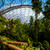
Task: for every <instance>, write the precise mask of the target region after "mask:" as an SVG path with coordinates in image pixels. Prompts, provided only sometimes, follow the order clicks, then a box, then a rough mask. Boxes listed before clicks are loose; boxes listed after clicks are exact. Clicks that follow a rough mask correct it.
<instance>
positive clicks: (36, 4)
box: [32, 0, 42, 41]
mask: <svg viewBox="0 0 50 50" xmlns="http://www.w3.org/2000/svg"><path fill="white" fill-rule="evenodd" d="M32 4H33V5H32V9H33V10H35V33H36V41H38V31H39V30H38V20H37V19H38V14H39V13H40V12H41V10H42V8H41V1H39V0H32Z"/></svg>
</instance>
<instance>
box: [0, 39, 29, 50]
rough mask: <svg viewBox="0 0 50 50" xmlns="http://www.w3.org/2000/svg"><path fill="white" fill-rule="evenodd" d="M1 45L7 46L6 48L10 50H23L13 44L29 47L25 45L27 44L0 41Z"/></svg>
mask: <svg viewBox="0 0 50 50" xmlns="http://www.w3.org/2000/svg"><path fill="white" fill-rule="evenodd" d="M0 43H1V44H3V45H5V46H6V47H8V48H10V49H11V50H23V49H21V48H18V47H16V46H14V45H11V44H17V45H26V46H28V44H27V43H25V42H14V41H4V40H0Z"/></svg>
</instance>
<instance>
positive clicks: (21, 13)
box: [0, 0, 47, 23]
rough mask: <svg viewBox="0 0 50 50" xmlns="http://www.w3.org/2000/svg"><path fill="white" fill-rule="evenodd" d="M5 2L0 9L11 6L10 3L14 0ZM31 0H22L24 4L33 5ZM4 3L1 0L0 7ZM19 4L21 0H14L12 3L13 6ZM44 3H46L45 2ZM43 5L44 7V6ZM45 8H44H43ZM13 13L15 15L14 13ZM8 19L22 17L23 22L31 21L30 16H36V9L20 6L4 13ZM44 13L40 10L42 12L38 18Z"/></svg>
mask: <svg viewBox="0 0 50 50" xmlns="http://www.w3.org/2000/svg"><path fill="white" fill-rule="evenodd" d="M42 1H43V2H46V1H47V0H42ZM3 2H4V3H5V5H4V6H2V8H0V11H2V10H4V9H6V8H8V7H10V5H9V4H10V3H11V2H12V0H3ZM30 3H31V0H25V1H24V0H22V4H24V5H25V4H26V5H32V3H31V4H30ZM1 5H2V2H1V0H0V7H1ZM17 5H21V2H20V1H19V0H15V1H13V3H12V4H11V6H17ZM43 5H44V4H43ZM43 5H42V7H43ZM43 10H44V9H43ZM12 14H13V15H12ZM3 16H4V17H5V18H6V19H10V18H11V19H12V18H13V19H17V18H20V19H21V21H22V23H24V22H26V21H27V23H29V20H30V16H33V18H35V11H32V9H31V8H20V9H14V10H12V11H10V12H7V13H6V14H4V15H3ZM43 17H44V15H43V14H42V12H40V14H39V15H38V18H43Z"/></svg>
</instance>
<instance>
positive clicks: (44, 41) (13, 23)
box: [0, 0, 50, 50]
mask: <svg viewBox="0 0 50 50" xmlns="http://www.w3.org/2000/svg"><path fill="white" fill-rule="evenodd" d="M32 3H33V4H34V5H33V7H35V10H36V15H35V18H36V20H35V19H33V17H32V16H30V23H26V22H25V23H24V24H22V23H21V20H20V19H16V20H14V19H9V20H7V19H5V18H4V17H3V16H0V40H8V41H11V40H13V41H21V42H27V43H28V44H29V46H28V47H27V48H26V50H34V49H35V50H37V49H39V50H50V7H49V4H50V2H49V0H48V1H47V2H46V5H45V9H44V11H43V15H44V18H42V19H37V15H38V13H40V11H42V8H41V2H40V1H39V0H37V1H33V0H32ZM39 4H40V5H39ZM35 5H36V6H35ZM37 7H40V8H38V9H37ZM33 9H34V8H33ZM6 37H7V38H6ZM10 39H11V40H10ZM37 40H38V41H37ZM0 46H1V45H0Z"/></svg>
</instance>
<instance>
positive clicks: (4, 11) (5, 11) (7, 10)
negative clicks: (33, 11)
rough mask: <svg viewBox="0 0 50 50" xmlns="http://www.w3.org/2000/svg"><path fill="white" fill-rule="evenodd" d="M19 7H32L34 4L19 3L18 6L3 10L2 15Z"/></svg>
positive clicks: (0, 13)
mask: <svg viewBox="0 0 50 50" xmlns="http://www.w3.org/2000/svg"><path fill="white" fill-rule="evenodd" d="M19 8H32V6H31V5H18V6H13V7H9V8H8V9H5V10H3V11H1V12H0V15H3V14H5V13H7V12H9V11H11V10H14V9H19Z"/></svg>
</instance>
